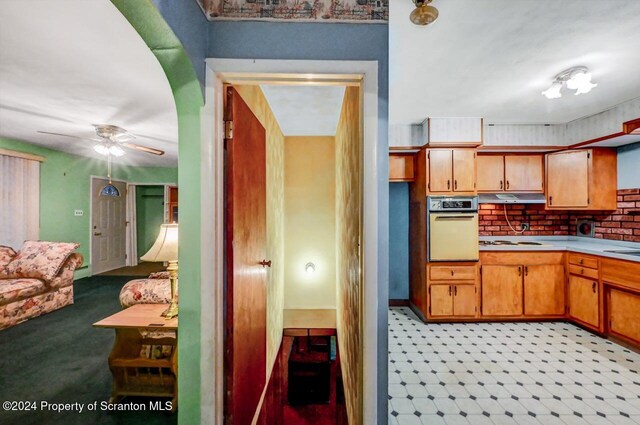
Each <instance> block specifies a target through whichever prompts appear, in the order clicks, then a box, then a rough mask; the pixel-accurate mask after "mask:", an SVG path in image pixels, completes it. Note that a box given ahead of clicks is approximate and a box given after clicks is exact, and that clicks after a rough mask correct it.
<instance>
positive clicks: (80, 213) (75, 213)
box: [73, 210, 84, 217]
mask: <svg viewBox="0 0 640 425" xmlns="http://www.w3.org/2000/svg"><path fill="white" fill-rule="evenodd" d="M73 215H75V216H76V217H82V216H83V215H84V211H83V210H75V211H74V212H73Z"/></svg>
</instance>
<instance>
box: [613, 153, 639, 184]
mask: <svg viewBox="0 0 640 425" xmlns="http://www.w3.org/2000/svg"><path fill="white" fill-rule="evenodd" d="M639 187H640V143H634V144H632V145H627V146H622V147H620V148H618V189H637V188H639Z"/></svg>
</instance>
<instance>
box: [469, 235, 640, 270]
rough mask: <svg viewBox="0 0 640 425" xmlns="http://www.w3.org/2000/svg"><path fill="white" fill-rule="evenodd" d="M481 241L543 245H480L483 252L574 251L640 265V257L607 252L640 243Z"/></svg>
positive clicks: (545, 239)
mask: <svg viewBox="0 0 640 425" xmlns="http://www.w3.org/2000/svg"><path fill="white" fill-rule="evenodd" d="M480 240H481V241H499V240H505V241H512V242H540V243H542V244H543V245H480V252H482V251H510V252H513V251H523V252H525V251H573V252H580V253H582V254H591V255H598V256H601V257H609V258H615V259H618V260H627V261H634V262H637V263H640V256H635V255H627V254H620V253H616V252H606V251H609V250H626V249H628V250H638V251H640V243H635V242H620V241H610V240H603V239H595V238H585V237H578V236H482V237H480Z"/></svg>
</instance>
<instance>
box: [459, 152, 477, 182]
mask: <svg viewBox="0 0 640 425" xmlns="http://www.w3.org/2000/svg"><path fill="white" fill-rule="evenodd" d="M475 185H476V153H475V151H474V150H472V149H454V150H453V190H454V191H455V192H473V191H475V190H476V187H475Z"/></svg>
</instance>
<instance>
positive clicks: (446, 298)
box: [429, 285, 453, 317]
mask: <svg viewBox="0 0 640 425" xmlns="http://www.w3.org/2000/svg"><path fill="white" fill-rule="evenodd" d="M429 294H430V297H431V299H430V304H429V311H430V312H431V316H433V317H437V316H453V294H452V288H451V285H431V286H430V287H429Z"/></svg>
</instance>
